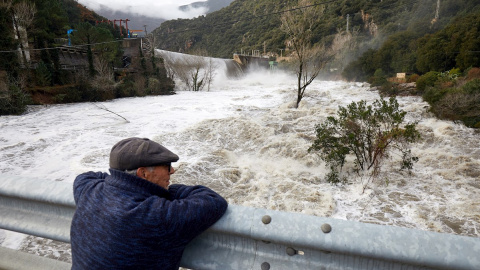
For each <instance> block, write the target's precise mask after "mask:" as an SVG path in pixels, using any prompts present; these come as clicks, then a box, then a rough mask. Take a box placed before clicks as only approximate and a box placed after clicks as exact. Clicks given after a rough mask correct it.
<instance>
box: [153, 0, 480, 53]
mask: <svg viewBox="0 0 480 270" xmlns="http://www.w3.org/2000/svg"><path fill="white" fill-rule="evenodd" d="M297 2H298V1H295V0H286V1H270V0H256V1H253V0H236V1H234V2H232V3H231V4H230V6H228V7H226V8H223V9H222V10H219V11H217V12H214V13H211V14H208V15H207V16H200V17H199V18H195V19H190V20H187V19H180V20H171V21H167V22H164V23H163V24H162V25H161V26H160V27H159V28H157V29H156V30H155V31H154V32H155V35H156V37H157V41H158V46H159V48H162V49H166V50H172V51H179V52H187V53H188V52H189V51H191V50H194V49H198V48H201V49H205V50H207V51H208V52H209V54H210V55H212V56H214V57H222V58H231V57H232V54H233V53H235V52H237V53H240V52H251V51H252V50H259V51H260V52H265V53H271V54H278V55H280V54H281V53H282V52H283V51H284V50H285V49H287V50H288V46H286V42H287V40H286V36H285V34H284V33H283V32H282V31H280V29H279V26H280V16H281V14H282V13H283V12H284V11H286V10H289V9H291V8H292V7H295V6H296V4H297ZM438 2H439V1H438V0H400V1H396V0H373V1H367V0H343V1H342V0H338V1H318V0H316V1H312V3H313V4H314V5H317V4H318V5H320V6H321V7H323V12H322V13H321V14H318V18H316V19H317V20H318V24H317V26H316V29H315V31H314V38H313V41H314V42H325V43H327V44H328V43H331V42H332V41H333V40H334V38H335V35H338V34H342V33H345V32H346V31H347V27H348V31H349V33H352V34H353V35H354V36H355V39H354V42H355V46H353V47H352V49H351V50H349V51H348V52H344V53H345V54H346V55H345V57H344V58H348V59H350V60H351V59H354V58H356V57H358V56H359V55H361V53H363V52H364V51H366V50H367V49H370V48H373V49H377V48H379V47H380V46H381V44H383V42H384V41H385V39H386V38H387V37H388V36H390V35H392V34H394V33H398V32H400V31H411V32H412V33H413V34H414V35H415V36H416V37H421V36H423V35H425V34H430V33H435V32H436V31H438V30H441V29H443V28H444V27H445V26H446V25H448V24H449V23H450V22H451V21H452V20H453V19H454V18H455V17H457V16H463V15H466V14H468V13H470V12H473V11H474V10H476V9H478V6H479V4H478V3H475V1H472V0H458V1H457V0H441V1H440V6H439V7H438V10H437V4H438ZM322 3H324V4H322Z"/></svg>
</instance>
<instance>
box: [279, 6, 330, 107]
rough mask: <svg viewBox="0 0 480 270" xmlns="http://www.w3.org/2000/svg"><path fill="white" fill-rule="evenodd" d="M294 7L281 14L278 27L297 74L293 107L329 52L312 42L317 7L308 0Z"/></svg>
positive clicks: (317, 72) (323, 63)
mask: <svg viewBox="0 0 480 270" xmlns="http://www.w3.org/2000/svg"><path fill="white" fill-rule="evenodd" d="M294 9H295V10H294V11H291V12H286V13H284V14H283V15H282V18H281V21H282V25H281V26H280V28H281V30H282V31H284V32H285V34H286V35H287V38H288V41H287V42H288V43H289V44H290V47H291V49H292V50H293V56H294V59H295V62H294V69H295V73H296V75H297V102H296V106H295V108H298V104H299V103H300V101H301V100H302V98H303V96H304V94H305V90H306V89H307V86H308V85H310V84H311V83H312V82H313V80H314V79H315V78H316V77H317V76H318V74H319V73H320V71H321V69H322V68H323V67H324V66H325V64H326V62H327V60H328V59H329V58H330V54H329V53H328V52H327V50H326V48H325V47H324V46H320V45H318V44H315V45H313V44H312V36H313V31H312V30H313V28H314V26H315V24H316V23H317V17H318V13H320V10H319V8H318V7H316V6H312V5H311V2H310V1H309V0H300V1H299V3H298V6H297V7H296V8H294Z"/></svg>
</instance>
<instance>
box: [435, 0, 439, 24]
mask: <svg viewBox="0 0 480 270" xmlns="http://www.w3.org/2000/svg"><path fill="white" fill-rule="evenodd" d="M439 13H440V0H437V11H435V20H438V18H439V17H440V15H439Z"/></svg>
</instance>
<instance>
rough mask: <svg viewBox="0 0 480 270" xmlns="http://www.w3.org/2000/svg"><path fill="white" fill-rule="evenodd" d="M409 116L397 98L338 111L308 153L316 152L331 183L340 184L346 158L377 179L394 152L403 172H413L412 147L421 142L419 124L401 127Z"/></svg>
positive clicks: (318, 129)
mask: <svg viewBox="0 0 480 270" xmlns="http://www.w3.org/2000/svg"><path fill="white" fill-rule="evenodd" d="M405 114H406V112H404V111H402V110H400V109H399V105H398V102H397V100H396V99H395V98H393V97H392V98H390V99H389V100H384V99H379V100H376V101H375V102H374V103H373V105H368V106H367V104H366V102H365V101H363V100H362V101H359V102H352V103H351V104H350V105H348V106H347V107H346V108H345V107H339V111H338V113H337V117H333V116H331V117H328V118H327V120H326V121H325V122H323V123H322V124H319V125H317V126H316V139H315V141H314V142H313V144H312V146H311V147H310V148H309V149H308V151H309V152H310V151H317V152H318V153H319V155H320V157H321V158H322V159H323V160H324V161H325V162H326V163H327V166H328V167H329V168H330V170H331V172H330V173H329V174H328V175H327V180H328V181H329V182H333V183H335V182H339V181H340V179H339V175H340V172H341V170H342V168H343V166H344V164H345V161H346V157H347V155H354V157H355V161H354V163H355V168H356V171H357V172H360V171H369V172H370V176H371V179H373V178H375V177H376V176H378V174H379V173H380V169H381V166H382V163H383V161H384V160H385V159H387V158H389V157H390V155H391V154H392V153H393V152H399V153H400V156H401V157H402V160H401V164H400V169H401V170H403V169H407V170H411V169H412V168H413V163H414V162H416V161H418V158H417V157H414V156H412V154H411V150H410V148H409V145H410V143H413V142H415V141H417V140H419V139H420V133H419V132H418V131H417V130H416V123H409V124H406V125H404V126H403V127H402V124H403V121H404V118H405Z"/></svg>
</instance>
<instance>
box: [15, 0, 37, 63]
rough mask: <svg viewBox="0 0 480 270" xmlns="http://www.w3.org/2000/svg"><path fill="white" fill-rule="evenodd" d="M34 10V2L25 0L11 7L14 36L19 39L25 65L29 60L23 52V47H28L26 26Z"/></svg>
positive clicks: (33, 14)
mask: <svg viewBox="0 0 480 270" xmlns="http://www.w3.org/2000/svg"><path fill="white" fill-rule="evenodd" d="M36 11H37V10H36V7H35V3H29V2H27V1H22V2H19V3H16V4H15V5H13V7H12V14H13V25H14V27H15V31H16V36H17V37H18V39H19V40H20V42H19V44H20V49H21V51H22V57H23V63H24V64H25V65H26V64H27V63H28V60H29V59H27V55H26V52H25V49H26V48H25V47H27V48H28V37H27V28H28V27H29V26H30V25H31V24H32V23H33V19H34V17H35V13H36Z"/></svg>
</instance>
